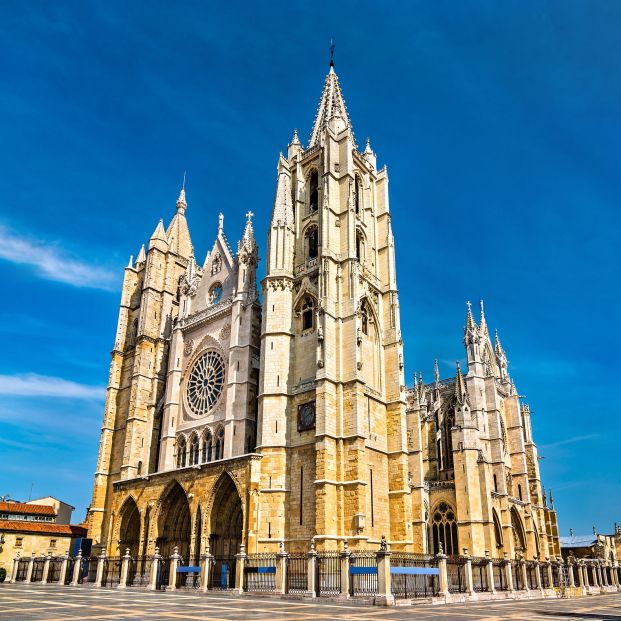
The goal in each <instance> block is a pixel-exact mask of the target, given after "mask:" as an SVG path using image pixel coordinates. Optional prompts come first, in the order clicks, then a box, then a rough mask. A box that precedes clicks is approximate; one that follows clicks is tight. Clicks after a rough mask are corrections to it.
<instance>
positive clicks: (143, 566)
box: [127, 556, 153, 587]
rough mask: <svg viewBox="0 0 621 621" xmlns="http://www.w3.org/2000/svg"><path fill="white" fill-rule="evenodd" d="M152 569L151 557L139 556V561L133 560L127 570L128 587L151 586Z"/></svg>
mask: <svg viewBox="0 0 621 621" xmlns="http://www.w3.org/2000/svg"><path fill="white" fill-rule="evenodd" d="M152 567H153V557H151V556H139V557H138V558H137V559H131V560H130V561H129V567H128V569H127V586H128V587H131V586H135V587H139V586H140V587H144V586H149V579H150V576H151V568H152Z"/></svg>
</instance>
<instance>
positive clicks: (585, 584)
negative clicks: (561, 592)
mask: <svg viewBox="0 0 621 621" xmlns="http://www.w3.org/2000/svg"><path fill="white" fill-rule="evenodd" d="M578 578H579V579H580V586H581V587H582V590H583V592H585V593H586V590H587V589H588V588H589V576H588V574H587V571H586V565H585V564H584V561H580V562H579V565H578Z"/></svg>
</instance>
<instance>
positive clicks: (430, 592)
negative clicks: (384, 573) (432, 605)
mask: <svg viewBox="0 0 621 621" xmlns="http://www.w3.org/2000/svg"><path fill="white" fill-rule="evenodd" d="M390 563H391V566H392V567H415V568H419V569H421V570H424V569H434V568H435V569H437V566H438V563H437V561H436V560H435V559H434V557H431V556H426V555H423V554H414V553H410V552H394V553H393V554H392V555H391V557H390ZM439 589H440V586H439V581H438V576H437V575H427V574H397V573H393V574H392V575H391V591H392V594H393V596H394V597H395V599H415V598H420V597H433V596H434V595H437V594H438V592H439Z"/></svg>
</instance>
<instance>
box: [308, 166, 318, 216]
mask: <svg viewBox="0 0 621 621" xmlns="http://www.w3.org/2000/svg"><path fill="white" fill-rule="evenodd" d="M308 196H309V201H308V208H309V211H310V212H311V213H314V212H315V211H317V209H319V173H318V172H317V170H313V171H312V172H311V174H310V179H309V180H308Z"/></svg>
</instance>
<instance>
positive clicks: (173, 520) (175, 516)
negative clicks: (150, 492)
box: [156, 482, 192, 562]
mask: <svg viewBox="0 0 621 621" xmlns="http://www.w3.org/2000/svg"><path fill="white" fill-rule="evenodd" d="M157 532H158V537H157V542H156V545H157V546H158V547H159V549H160V554H161V555H162V556H165V557H166V556H171V555H172V554H173V553H174V551H175V547H177V548H178V550H179V554H180V555H181V556H182V558H183V559H184V560H185V561H186V562H187V560H188V559H189V556H190V540H191V534H192V529H191V518H190V504H189V502H188V498H187V496H186V494H185V491H184V490H183V488H182V487H181V485H179V483H177V482H175V483H174V484H173V486H172V487H171V488H169V490H168V491H167V492H165V494H164V496H163V498H162V500H161V505H160V514H159V517H158V521H157Z"/></svg>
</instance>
